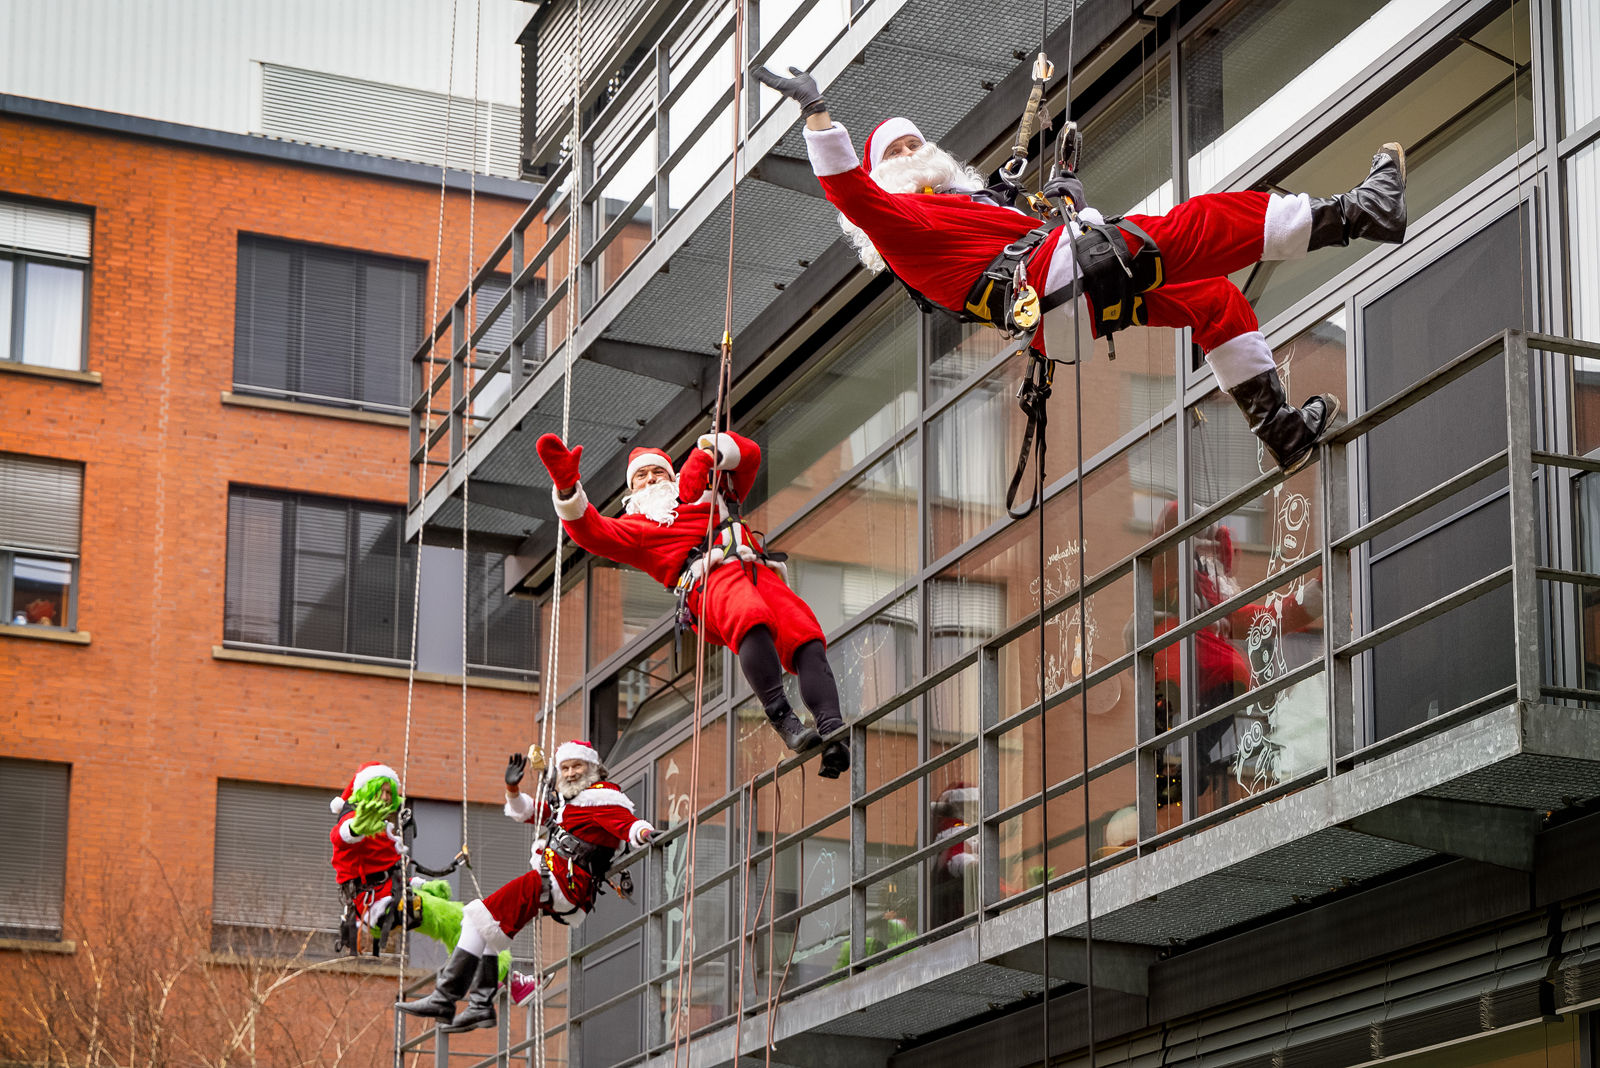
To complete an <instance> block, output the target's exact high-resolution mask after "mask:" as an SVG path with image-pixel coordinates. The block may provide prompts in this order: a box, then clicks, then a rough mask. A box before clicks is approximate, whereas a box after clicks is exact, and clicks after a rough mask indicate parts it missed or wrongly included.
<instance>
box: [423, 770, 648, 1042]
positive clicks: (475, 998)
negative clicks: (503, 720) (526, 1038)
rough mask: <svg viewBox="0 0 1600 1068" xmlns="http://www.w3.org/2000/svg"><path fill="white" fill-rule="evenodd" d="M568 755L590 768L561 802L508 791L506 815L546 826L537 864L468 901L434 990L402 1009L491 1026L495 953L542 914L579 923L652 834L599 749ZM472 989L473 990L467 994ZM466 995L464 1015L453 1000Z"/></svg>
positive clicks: (461, 1027) (463, 1025) (458, 1023)
mask: <svg viewBox="0 0 1600 1068" xmlns="http://www.w3.org/2000/svg"><path fill="white" fill-rule="evenodd" d="M569 760H575V761H582V762H583V763H584V764H586V765H588V766H589V771H588V772H587V774H585V775H583V776H582V777H581V778H580V779H578V780H577V781H576V782H575V783H574V784H573V785H572V786H570V787H569V786H568V785H567V784H566V783H564V782H563V783H561V784H560V785H559V786H558V789H559V790H560V791H561V792H560V794H559V795H558V797H557V799H556V802H555V803H554V804H552V803H551V802H550V801H549V800H538V799H535V798H531V797H529V796H527V795H526V794H524V793H522V792H521V791H520V790H519V791H517V792H516V794H515V796H508V797H507V800H506V804H505V813H506V815H507V816H509V817H510V818H512V819H514V820H517V821H518V822H519V823H531V824H534V825H536V826H541V827H543V826H545V825H548V833H547V834H545V835H543V836H541V837H539V838H537V839H536V840H535V841H534V844H533V857H532V870H531V871H528V872H525V873H523V874H522V875H519V876H518V877H517V878H515V879H513V880H511V881H510V882H509V883H507V884H506V885H504V886H502V887H501V888H500V889H498V890H496V891H495V892H494V893H492V894H490V895H489V896H488V897H485V898H480V899H477V900H474V901H470V902H468V903H467V905H466V907H465V908H463V909H462V912H461V937H460V941H459V942H457V944H456V948H455V952H454V953H452V954H451V956H450V959H449V960H448V961H446V962H445V965H444V967H443V968H441V969H440V970H439V975H438V978H437V981H436V982H435V984H434V989H433V992H432V993H430V994H429V995H428V996H426V997H424V998H421V999H419V1000H417V1001H407V1002H401V1003H400V1004H399V1005H398V1006H396V1007H397V1008H399V1009H400V1010H401V1011H402V1012H407V1013H410V1014H412V1015H414V1016H428V1017H433V1018H435V1019H439V1020H450V1021H451V1022H450V1023H449V1024H448V1025H441V1030H445V1031H466V1030H471V1029H474V1028H482V1027H493V1026H494V1024H495V1022H496V1020H495V1010H494V997H495V991H496V988H497V986H498V983H499V969H498V964H497V961H496V956H497V955H498V954H499V953H500V952H501V951H502V950H506V949H509V948H510V947H511V940H512V939H513V938H515V937H516V936H517V934H518V933H519V932H521V930H522V929H523V928H524V927H526V926H527V925H528V923H529V922H531V921H532V920H533V919H534V918H535V917H537V916H538V915H539V914H540V913H541V912H542V913H544V914H546V915H548V916H554V917H556V918H557V919H559V920H561V921H562V922H564V923H567V924H569V925H576V924H578V923H580V922H581V921H582V920H583V917H584V914H585V913H587V912H589V910H591V909H593V908H594V902H595V895H596V894H597V893H598V891H599V883H601V882H602V881H603V880H604V879H605V875H606V869H607V868H608V867H609V865H610V863H611V860H612V858H613V857H614V856H615V854H616V853H617V852H619V851H623V850H627V849H629V848H631V847H635V846H640V845H643V844H644V843H645V842H647V841H649V839H650V836H651V835H652V834H654V833H655V828H654V827H652V826H651V825H650V824H649V823H648V822H647V821H645V820H642V819H639V818H638V817H637V816H635V815H634V812H633V801H632V799H630V798H629V797H628V795H627V794H625V793H623V792H622V789H621V787H619V786H617V785H616V784H615V783H610V782H607V781H605V779H603V778H602V777H601V776H602V775H603V774H604V768H602V767H601V765H600V755H599V754H598V753H597V752H596V751H595V749H594V747H593V746H592V745H590V744H589V743H588V742H583V741H570V742H563V743H562V744H561V746H560V747H559V748H558V749H557V750H556V759H555V763H556V767H558V768H560V767H561V766H562V765H563V764H564V763H566V762H567V761H569ZM469 991H470V993H469ZM463 996H467V997H468V1003H467V1007H466V1008H465V1009H463V1010H462V1011H461V1012H460V1013H457V1012H456V1011H455V1004H456V1002H457V1001H459V1000H460V999H461V998H462V997H463Z"/></svg>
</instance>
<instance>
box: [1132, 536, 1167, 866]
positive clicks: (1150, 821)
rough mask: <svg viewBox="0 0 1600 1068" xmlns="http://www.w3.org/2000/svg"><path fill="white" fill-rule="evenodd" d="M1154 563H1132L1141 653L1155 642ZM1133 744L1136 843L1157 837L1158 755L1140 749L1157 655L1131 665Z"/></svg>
mask: <svg viewBox="0 0 1600 1068" xmlns="http://www.w3.org/2000/svg"><path fill="white" fill-rule="evenodd" d="M1153 572H1154V567H1153V561H1152V560H1151V559H1150V558H1149V557H1148V556H1140V557H1138V558H1137V559H1135V560H1134V562H1133V647H1134V648H1135V649H1142V648H1143V647H1144V646H1146V645H1148V644H1149V643H1150V642H1151V641H1153V640H1154V638H1155V630H1156V624H1155V579H1154V574H1153ZM1133 722H1134V736H1133V737H1134V743H1135V744H1136V745H1138V746H1140V747H1141V748H1140V749H1139V755H1138V756H1137V758H1136V764H1135V765H1134V784H1135V794H1134V805H1135V810H1136V811H1137V813H1138V816H1139V836H1138V839H1137V840H1138V841H1141V842H1142V841H1144V840H1145V839H1146V838H1149V837H1150V836H1151V835H1153V834H1155V833H1156V830H1157V828H1156V807H1157V805H1158V804H1159V803H1160V797H1159V796H1158V793H1157V791H1158V788H1159V784H1158V782H1157V781H1156V780H1157V775H1158V774H1159V771H1160V760H1161V754H1160V752H1159V751H1158V750H1154V749H1146V748H1143V746H1144V743H1145V742H1146V741H1148V740H1149V739H1151V738H1154V737H1155V735H1156V655H1155V653H1153V652H1140V653H1138V654H1137V655H1136V656H1135V657H1134V661H1133Z"/></svg>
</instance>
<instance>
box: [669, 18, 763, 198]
mask: <svg viewBox="0 0 1600 1068" xmlns="http://www.w3.org/2000/svg"><path fill="white" fill-rule="evenodd" d="M761 14H762V18H763V19H765V18H766V11H765V10H763V11H762V13H761ZM724 21H725V20H724V19H722V18H718V19H716V20H714V23H713V27H715V28H720V27H721V26H722V25H723V24H724ZM717 37H718V34H717V33H716V32H715V29H713V28H708V29H707V30H706V31H705V32H703V33H702V34H701V35H700V36H699V38H698V39H696V41H695V43H694V44H693V45H692V46H691V47H690V49H689V51H688V53H687V54H686V55H685V56H684V57H683V58H682V59H681V60H679V61H677V62H675V63H673V65H672V74H671V77H672V84H673V86H674V87H676V86H677V84H678V83H679V82H680V81H681V80H682V79H684V78H687V79H688V80H689V84H688V86H687V87H686V88H684V89H683V91H682V94H681V95H680V96H679V97H678V99H677V100H675V101H673V103H672V106H671V107H669V108H668V109H667V151H668V152H669V153H671V152H676V151H678V149H679V148H680V147H682V146H683V145H684V144H686V143H687V142H688V140H689V136H690V135H691V134H693V133H694V132H695V129H696V127H698V126H699V125H700V121H701V120H702V119H704V118H705V117H706V115H707V114H708V113H709V112H710V111H711V108H712V106H713V105H715V103H716V101H717V98H718V97H719V96H721V95H722V94H723V93H725V92H727V90H728V84H729V81H730V79H731V77H732V72H733V65H734V64H733V38H732V36H731V35H724V36H722V38H721V40H720V41H719V40H717ZM714 42H715V43H714ZM702 61H704V64H705V65H704V66H702V67H701V68H700V69H699V70H698V71H693V72H691V70H690V68H691V67H692V66H693V65H694V64H696V63H700V62H702ZM732 147H733V106H732V105H731V104H724V105H722V106H721V107H719V108H718V109H717V117H716V118H714V119H712V120H711V123H710V125H709V126H707V127H706V129H705V131H704V132H703V133H701V134H700V135H699V137H698V138H697V139H696V143H695V147H694V148H691V149H690V150H689V151H688V152H686V153H685V154H684V156H683V158H682V159H681V160H680V161H679V162H678V163H677V165H675V166H674V167H673V168H672V170H671V171H670V172H668V175H667V201H668V212H669V214H670V213H675V212H676V211H677V210H678V209H679V208H681V207H683V206H684V205H685V204H687V203H688V202H689V201H690V200H691V199H693V198H694V195H695V193H697V192H699V190H700V187H701V186H703V185H705V183H706V181H707V180H708V179H710V177H711V176H712V175H713V174H715V173H716V171H717V168H719V167H721V166H722V164H723V162H724V161H726V160H727V158H728V153H729V151H730V150H731V149H732Z"/></svg>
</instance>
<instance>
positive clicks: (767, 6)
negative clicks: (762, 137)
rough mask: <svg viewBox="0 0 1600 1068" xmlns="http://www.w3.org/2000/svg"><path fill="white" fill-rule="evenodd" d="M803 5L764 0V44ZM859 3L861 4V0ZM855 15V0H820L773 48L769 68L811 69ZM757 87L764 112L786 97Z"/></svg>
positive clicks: (795, 1)
mask: <svg viewBox="0 0 1600 1068" xmlns="http://www.w3.org/2000/svg"><path fill="white" fill-rule="evenodd" d="M799 6H800V2H799V0H763V2H762V4H761V40H760V43H761V44H763V45H765V44H766V43H767V42H768V41H769V40H771V39H772V36H773V35H774V34H776V33H777V32H778V30H779V29H781V28H782V27H783V24H784V23H786V22H787V21H789V18H790V16H792V15H793V14H794V13H795V10H796V9H797V8H798V7H799ZM855 6H856V7H859V6H860V3H859V0H857V2H856V3H855ZM851 14H852V5H851V0H819V2H818V3H817V4H816V5H815V6H814V7H813V8H812V9H811V10H810V11H809V12H808V13H807V14H806V16H805V17H804V18H802V19H801V20H800V22H799V24H798V25H796V26H795V28H794V31H793V32H792V33H790V34H788V35H787V36H786V37H784V39H783V40H782V41H781V42H780V43H779V44H778V47H776V48H774V49H773V50H772V56H771V58H770V59H768V60H767V67H768V68H770V69H772V70H778V71H783V70H788V69H789V67H790V66H795V67H799V68H800V69H801V70H810V69H811V67H812V65H813V64H815V63H816V61H817V57H818V56H820V55H822V53H823V51H824V50H825V49H826V48H827V47H828V45H830V44H832V43H833V39H834V38H835V37H837V36H838V35H839V33H840V32H841V31H843V30H844V28H845V27H846V26H847V25H849V22H850V16H851ZM757 88H758V90H759V92H760V94H761V113H762V114H763V115H765V114H766V113H767V112H768V111H770V110H772V108H773V107H774V106H775V105H776V104H777V103H778V102H779V101H781V100H782V99H783V97H781V96H780V95H778V93H777V92H776V91H775V90H772V89H769V88H767V87H766V86H764V85H762V86H758V87H757Z"/></svg>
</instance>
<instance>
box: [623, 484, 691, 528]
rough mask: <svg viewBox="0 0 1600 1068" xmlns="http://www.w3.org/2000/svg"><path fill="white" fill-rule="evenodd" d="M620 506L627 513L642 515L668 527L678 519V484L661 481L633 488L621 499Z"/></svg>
mask: <svg viewBox="0 0 1600 1068" xmlns="http://www.w3.org/2000/svg"><path fill="white" fill-rule="evenodd" d="M622 508H623V511H625V512H627V513H628V514H629V515H642V516H644V517H645V518H646V519H653V520H655V521H656V522H657V523H659V524H661V525H662V526H664V527H670V526H671V525H672V524H673V523H676V522H677V521H678V484H677V483H676V482H665V481H663V482H656V483H654V484H652V485H649V486H646V487H645V488H644V489H642V490H635V491H634V492H633V493H630V494H628V496H627V497H626V498H625V499H624V500H623V502H622Z"/></svg>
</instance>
